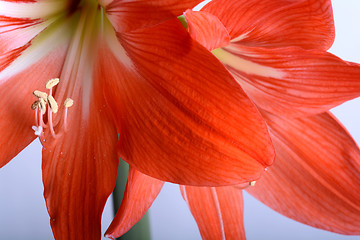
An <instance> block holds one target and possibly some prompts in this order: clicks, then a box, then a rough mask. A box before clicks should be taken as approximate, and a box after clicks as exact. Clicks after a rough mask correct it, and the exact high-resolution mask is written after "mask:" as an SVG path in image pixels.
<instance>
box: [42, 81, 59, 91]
mask: <svg viewBox="0 0 360 240" xmlns="http://www.w3.org/2000/svg"><path fill="white" fill-rule="evenodd" d="M59 82H60V79H59V78H53V79H50V80H49V81H47V82H46V84H45V87H46V89H52V88H53V87H55V86H56V85H58V83H59Z"/></svg>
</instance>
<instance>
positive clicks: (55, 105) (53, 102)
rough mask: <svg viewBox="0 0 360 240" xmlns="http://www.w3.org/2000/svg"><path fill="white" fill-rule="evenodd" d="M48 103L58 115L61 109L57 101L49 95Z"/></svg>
mask: <svg viewBox="0 0 360 240" xmlns="http://www.w3.org/2000/svg"><path fill="white" fill-rule="evenodd" d="M48 102H49V106H50V109H51V111H52V112H53V113H57V111H58V110H59V107H58V104H57V102H56V101H55V99H54V97H53V96H51V95H49V96H48Z"/></svg>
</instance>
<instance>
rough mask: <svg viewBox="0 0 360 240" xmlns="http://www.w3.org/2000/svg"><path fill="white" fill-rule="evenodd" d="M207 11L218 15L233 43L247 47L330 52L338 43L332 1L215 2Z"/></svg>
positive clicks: (207, 6)
mask: <svg viewBox="0 0 360 240" xmlns="http://www.w3.org/2000/svg"><path fill="white" fill-rule="evenodd" d="M204 11H206V12H209V13H212V14H214V15H215V16H217V17H218V18H219V19H220V21H221V22H222V23H223V24H224V25H225V27H226V29H227V30H228V31H229V34H230V36H231V38H232V39H233V41H236V42H238V43H241V44H243V45H248V46H261V47H283V46H299V47H303V48H307V49H311V48H318V49H324V50H327V49H328V48H330V46H331V45H332V43H333V41H334V36H335V31H334V20H333V15H332V7H331V1H330V0H307V1H293V0H262V1H258V0H247V1H238V0H227V1H222V0H214V1H211V2H210V3H209V4H208V5H206V6H205V7H204Z"/></svg>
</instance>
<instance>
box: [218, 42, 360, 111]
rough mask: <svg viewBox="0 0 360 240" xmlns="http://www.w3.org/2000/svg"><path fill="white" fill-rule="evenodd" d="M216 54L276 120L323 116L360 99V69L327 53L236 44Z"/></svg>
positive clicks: (257, 102)
mask: <svg viewBox="0 0 360 240" xmlns="http://www.w3.org/2000/svg"><path fill="white" fill-rule="evenodd" d="M213 53H214V54H215V55H216V56H217V57H218V58H219V59H220V61H222V62H223V63H224V64H225V66H226V67H227V68H228V69H229V71H230V72H231V73H232V74H233V76H235V78H236V79H237V80H238V82H239V83H240V85H241V86H242V87H243V88H244V90H245V91H246V93H247V94H248V95H249V96H250V97H251V99H252V100H253V101H254V102H255V103H256V104H257V105H258V106H260V107H261V108H263V109H266V110H267V111H270V112H272V113H275V114H279V115H287V116H291V117H296V116H304V115H311V114H317V113H320V112H324V111H327V110H329V109H330V108H332V107H335V106H336V105H339V104H341V103H343V102H345V101H347V100H350V99H353V98H356V97H358V96H359V95H360V81H359V79H360V65H359V64H356V63H349V62H346V61H343V60H341V59H340V58H338V57H336V56H335V55H332V54H330V53H327V52H324V51H321V50H315V49H313V50H304V49H301V48H296V47H288V48H275V49H267V48H256V47H244V46H241V45H235V44H231V45H230V46H228V47H225V48H222V49H216V50H214V51H213Z"/></svg>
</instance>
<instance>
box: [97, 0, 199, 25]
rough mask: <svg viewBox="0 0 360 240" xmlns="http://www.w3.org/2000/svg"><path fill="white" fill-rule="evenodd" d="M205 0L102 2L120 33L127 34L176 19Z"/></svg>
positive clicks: (101, 0)
mask: <svg viewBox="0 0 360 240" xmlns="http://www.w3.org/2000/svg"><path fill="white" fill-rule="evenodd" d="M202 1H203V0H137V1H126V0H113V1H111V0H100V2H101V4H102V5H103V6H105V9H106V13H107V17H108V18H109V20H110V21H111V23H112V24H113V26H114V28H115V29H116V31H118V32H127V31H131V30H135V29H139V28H143V27H148V26H152V25H155V24H158V23H160V22H163V21H166V20H169V19H172V18H176V17H177V16H179V15H181V14H182V13H183V12H184V11H185V10H186V9H188V8H193V7H195V6H196V5H197V4H199V3H200V2H202Z"/></svg>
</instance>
